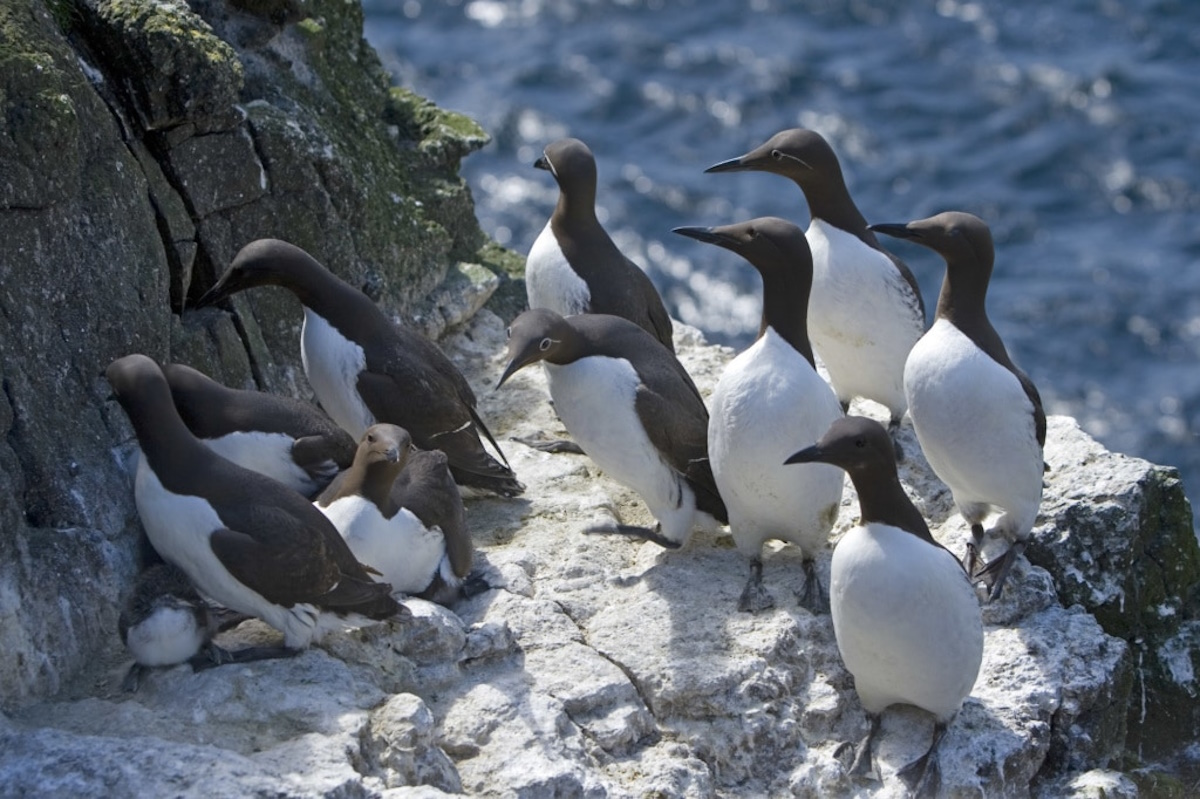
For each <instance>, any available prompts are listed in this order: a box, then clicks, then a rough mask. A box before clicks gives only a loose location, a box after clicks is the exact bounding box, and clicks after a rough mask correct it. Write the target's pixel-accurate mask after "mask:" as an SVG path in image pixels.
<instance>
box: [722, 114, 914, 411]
mask: <svg viewBox="0 0 1200 799" xmlns="http://www.w3.org/2000/svg"><path fill="white" fill-rule="evenodd" d="M705 171H706V172H740V171H757V172H771V173H774V174H776V175H782V176H783V177H786V178H791V179H792V180H793V181H794V182H795V183H796V185H797V186H799V187H800V190H801V191H803V192H804V198H805V199H806V200H807V201H808V209H809V213H810V214H811V215H812V222H811V223H810V224H809V227H808V231H807V233H806V234H805V235H806V236H807V238H808V246H809V248H810V249H811V250H812V259H813V285H812V297H811V298H810V299H809V303H808V333H809V337H810V338H811V339H812V345H813V349H815V350H816V353H817V355H818V356H819V357H820V358H821V361H822V363H824V364H825V368H826V369H827V370H828V371H829V379H830V381H831V382H832V383H833V389H834V391H835V392H837V396H838V399H839V400H841V402H842V407H843V408H846V409H848V408H849V405H850V400H851V399H853V398H854V397H866V398H867V399H871V400H874V401H875V402H878V403H881V404H883V405H885V406H887V409H888V412H889V413H890V414H891V423H890V428H891V430H892V432H893V435H894V434H895V431H896V429H897V428H898V427H899V425H900V419H901V417H903V416H904V410H905V405H906V403H905V398H904V360H905V358H907V357H908V351H909V350H910V349H912V346H913V344H915V343H916V342H917V339H919V338H920V337H921V334H922V333H923V332H924V331H925V305H924V303H923V302H922V300H921V290H920V288H919V287H918V286H917V281H916V278H915V277H913V274H912V272H911V271H909V269H908V267H907V266H905V264H904V262H903V261H901V260H900V259H899V258H897V257H896V256H894V255H892V254H891V253H889V252H887V251H886V250H884V249H883V248H882V247H880V246H879V242H878V241H876V239H875V235H874V234H873V233H872V232H871V231H870V230H869V229H868V227H867V222H866V220H865V219H864V218H863V215H862V214H861V213H860V212H859V210H858V207H857V206H855V204H854V201H853V200H852V199H851V198H850V192H849V191H848V190H847V189H846V181H845V179H844V178H843V176H842V168H841V165H840V164H839V163H838V159H837V155H835V154H834V152H833V148H832V147H830V146H829V143H828V142H826V141H825V139H823V138H822V137H821V136H820V134H818V133H816V132H814V131H811V130H807V129H805V128H794V129H792V130H785V131H782V132H780V133H777V134H775V135H774V136H772V137H771V138H770V139H768V140H767V142H766V143H764V144H762V145H761V146H759V147H757V148H755V149H754V150H751V151H750V152H748V153H746V154H745V155H743V156H740V157H738V158H731V159H729V160H727V161H722V162H720V163H718V164H714V165H713V166H710V167H709V168H708V169H707V170H705Z"/></svg>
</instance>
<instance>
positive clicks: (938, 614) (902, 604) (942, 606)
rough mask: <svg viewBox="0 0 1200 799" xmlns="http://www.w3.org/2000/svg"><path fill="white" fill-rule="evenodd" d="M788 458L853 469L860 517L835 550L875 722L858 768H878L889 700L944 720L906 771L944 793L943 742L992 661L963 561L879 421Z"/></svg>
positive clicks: (923, 789)
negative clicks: (931, 517)
mask: <svg viewBox="0 0 1200 799" xmlns="http://www.w3.org/2000/svg"><path fill="white" fill-rule="evenodd" d="M787 462H788V463H805V464H810V463H816V462H820V463H829V464H833V465H834V466H838V467H840V468H842V469H845V470H846V471H847V472H848V473H849V474H850V479H851V481H853V483H854V488H855V490H856V491H857V492H858V502H859V507H860V515H861V518H860V520H859V525H858V526H857V527H855V528H854V529H852V530H850V531H849V532H848V533H846V534H845V535H844V536H842V538H841V539H839V540H838V542H837V545H836V546H835V547H834V550H833V565H832V569H831V575H830V585H829V598H830V606H831V611H832V615H833V632H834V635H835V637H836V638H837V645H838V651H839V652H840V653H841V655H842V661H843V662H844V663H845V664H846V669H847V670H848V671H849V672H850V673H851V674H852V675H853V676H854V688H855V691H856V692H857V693H858V698H859V700H860V701H861V702H862V705H863V708H864V709H865V710H866V711H867V713H868V715H869V716H870V719H871V728H870V732H869V733H868V734H867V736H866V737H865V738H864V739H863V741H862V742H861V743H860V744H859V746H858V749H857V751H856V753H855V758H854V766H853V768H852V769H851V771H852V772H853V773H856V774H860V775H861V774H867V773H871V772H873V771H874V769H873V767H872V764H871V745H872V742H873V741H874V738H875V735H876V734H877V733H878V732H879V725H880V719H881V714H882V713H883V711H884V709H886V708H887V707H889V706H890V705H895V704H907V705H914V706H916V707H919V708H922V709H924V710H927V711H929V712H930V713H932V714H933V715H934V717H935V719H936V723H935V726H934V733H933V742H932V743H931V744H930V746H929V749H928V751H927V752H926V753H925V754H924V755H922V756H921V757H920V758H918V759H917V760H914V761H913V762H912V763H910V764H908V765H907V766H905V767H904V768H902V769H901V770H900V771H899V772H898V774H899V776H900V777H901V778H902V779H904V780H906V781H908V782H909V784H910V785H911V784H913V783H914V782H915V783H916V788H915V790H914V794H915V795H918V796H922V795H933V794H936V792H937V785H938V781H939V769H938V763H937V748H938V744H939V743H940V742H941V740H942V736H943V735H944V734H945V732H946V728H947V726H949V724H950V722H951V720H953V718H954V716H955V714H956V713H958V710H959V708H961V707H962V703H963V700H964V699H966V697H967V696H968V695H969V694H970V693H971V689H972V688H973V687H974V685H975V680H976V678H977V677H978V676H979V667H980V664H981V663H982V661H983V616H982V613H981V612H980V609H979V602H978V600H977V599H976V598H975V592H974V590H973V589H972V588H971V584H970V581H969V580H968V579H967V575H966V572H965V571H964V570H963V567H962V565H961V564H960V563H959V562H958V559H957V558H955V557H954V555H952V554H951V553H950V552H949V551H948V550H946V549H945V548H944V547H942V545H941V544H939V543H938V542H937V541H936V540H934V538H933V536H932V535H930V533H929V528H928V526H926V524H925V520H924V519H923V518H922V517H921V513H920V511H918V510H917V509H916V507H915V506H914V505H913V504H912V501H911V500H910V499H909V498H908V495H907V494H905V493H904V489H903V487H901V485H900V479H899V477H898V476H897V474H896V460H895V454H894V449H893V446H892V444H891V441H890V439H889V437H888V434H887V432H886V431H885V430H884V429H883V426H882V425H880V424H879V423H878V422H875V421H872V420H870V419H866V418H863V417H860V416H850V417H846V418H844V419H839V420H838V421H836V422H834V423H833V425H832V426H831V427H830V428H829V432H827V433H826V434H825V435H824V436H823V437H822V438H821V440H820V441H818V442H817V443H816V445H814V446H811V447H808V448H806V449H803V450H801V451H799V452H797V453H795V454H794V455H792V456H791V457H790V458H788V460H787Z"/></svg>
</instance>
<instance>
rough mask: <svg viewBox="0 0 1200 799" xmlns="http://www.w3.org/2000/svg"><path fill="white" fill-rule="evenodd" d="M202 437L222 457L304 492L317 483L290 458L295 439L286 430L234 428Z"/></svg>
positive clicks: (312, 488) (316, 487) (307, 492)
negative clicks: (233, 430)
mask: <svg viewBox="0 0 1200 799" xmlns="http://www.w3.org/2000/svg"><path fill="white" fill-rule="evenodd" d="M201 441H203V442H204V443H205V444H207V445H208V448H209V449H211V450H212V451H213V452H215V453H217V454H218V455H220V456H221V457H222V458H225V459H226V460H229V461H233V462H234V463H236V464H237V465H238V466H241V467H242V468H244V469H250V470H251V471H255V472H258V473H259V474H265V475H266V476H267V477H270V478H272V479H273V480H278V481H279V482H281V483H283V484H284V485H285V486H287V487H288V488H290V489H292V490H293V491H296V492H298V493H300V494H303V495H304V496H309V495H311V494H312V493H313V492H314V491H316V490H317V489H318V488H319V487H320V484H319V483H318V482H317V481H315V480H313V479H312V477H311V476H310V475H309V474H308V472H306V471H305V470H304V469H302V468H300V466H298V465H297V464H296V461H294V460H293V459H292V445H293V444H294V443H295V439H293V438H292V437H291V436H290V435H288V434H287V433H262V432H251V433H243V432H236V433H230V434H228V435H224V436H220V437H219V438H207V439H201Z"/></svg>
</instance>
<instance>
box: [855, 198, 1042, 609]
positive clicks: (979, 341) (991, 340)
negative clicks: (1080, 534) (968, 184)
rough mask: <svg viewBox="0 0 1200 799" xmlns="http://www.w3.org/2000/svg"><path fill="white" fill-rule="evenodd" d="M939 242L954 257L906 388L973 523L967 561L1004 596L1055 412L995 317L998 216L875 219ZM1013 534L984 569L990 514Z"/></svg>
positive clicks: (923, 436) (1034, 508) (941, 470)
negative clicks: (979, 565) (991, 221)
mask: <svg viewBox="0 0 1200 799" xmlns="http://www.w3.org/2000/svg"><path fill="white" fill-rule="evenodd" d="M871 227H872V229H874V230H876V231H877V232H879V233H883V234H885V235H888V236H896V237H898V238H903V239H908V240H909V241H913V242H915V243H917V244H921V245H924V246H926V247H929V248H930V249H932V250H933V251H935V252H937V253H938V254H939V255H941V256H942V257H943V258H944V259H945V260H946V277H945V280H944V281H943V282H942V291H941V294H940V295H938V305H937V315H936V317H935V319H934V323H933V326H932V327H931V328H930V329H929V332H928V333H926V334H925V335H924V336H923V337H922V338H921V340H920V341H919V342H918V343H917V345H916V346H915V347H913V349H912V352H911V353H910V354H909V356H908V363H907V364H906V365H905V367H904V389H905V392H906V393H907V395H908V404H909V413H910V415H911V416H912V420H913V427H914V428H915V429H916V431H917V440H918V441H920V442H921V449H922V450H924V452H925V457H926V458H927V459H928V460H929V465H930V466H931V467H933V471H934V472H935V473H936V474H937V476H938V477H939V478H941V480H942V482H944V483H945V484H946V485H947V486H949V487H950V491H951V492H952V493H953V494H954V504H955V505H957V506H958V510H959V512H960V513H961V514H962V516H963V518H964V519H966V521H967V523H968V524H970V525H971V538H972V541H971V544H970V545H969V546H968V550H967V557H966V566H967V571H968V572H970V573H971V574H972V575H973V576H976V577H983V578H985V580H986V581H987V582H988V584H989V588H990V592H989V595H990V598H992V599H995V598H996V597H998V596H999V595H1000V591H1001V589H1002V588H1003V587H1004V581H1005V579H1006V578H1007V577H1008V573H1009V571H1010V570H1011V569H1012V565H1013V562H1014V561H1016V559H1017V557H1018V556H1019V555H1020V554H1021V552H1022V551H1023V550H1024V549H1025V544H1026V542H1027V541H1028V540H1029V535H1030V532H1031V531H1032V530H1033V525H1034V522H1035V521H1036V520H1037V513H1038V507H1039V506H1040V505H1041V502H1042V474H1043V470H1044V461H1043V460H1042V449H1043V447H1045V444H1046V413H1045V411H1044V410H1043V409H1042V400H1041V397H1040V396H1039V395H1038V390H1037V387H1036V386H1034V385H1033V381H1031V380H1030V379H1029V378H1028V377H1027V376H1026V375H1025V373H1024V372H1022V371H1021V370H1020V369H1018V368H1017V366H1016V364H1014V363H1013V361H1012V359H1011V358H1010V357H1009V356H1008V351H1007V350H1006V349H1005V348H1004V342H1003V341H1001V339H1000V335H999V334H998V333H997V332H996V330H995V328H993V327H992V323H991V322H990V321H989V320H988V316H987V308H986V300H987V288H988V282H989V281H990V279H991V276H992V265H993V262H994V260H995V247H994V246H993V244H992V234H991V231H990V230H989V229H988V226H987V225H986V224H985V223H984V222H983V220H982V219H980V218H979V217H977V216H973V215H971V214H966V213H962V212H958V211H949V212H946V213H941V214H938V215H936V216H932V217H929V218H928V219H921V220H917V221H915V222H909V223H907V224H879V225H872V226H871ZM992 507H996V508H998V509H1000V510H1001V511H1002V515H1001V516H1000V518H999V519H998V520H997V521H996V524H995V525H994V526H993V527H992V529H991V531H990V532H991V533H993V534H996V535H1000V536H1003V537H1004V538H1006V539H1008V540H1009V541H1012V542H1013V543H1012V544H1011V545H1010V546H1009V548H1008V550H1007V551H1006V552H1005V553H1004V554H1003V555H1002V556H1000V557H999V558H997V559H995V560H993V561H992V562H990V563H989V564H988V565H987V566H986V567H984V568H983V569H982V570H981V571H979V572H978V573H976V571H975V567H976V562H977V559H978V557H979V547H980V545H981V543H982V541H983V536H984V529H983V522H984V519H986V518H987V515H988V513H989V512H990V511H991V509H992Z"/></svg>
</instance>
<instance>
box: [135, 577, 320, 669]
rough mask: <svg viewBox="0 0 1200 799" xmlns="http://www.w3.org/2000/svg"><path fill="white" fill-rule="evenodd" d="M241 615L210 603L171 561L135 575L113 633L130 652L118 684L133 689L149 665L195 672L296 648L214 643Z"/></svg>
mask: <svg viewBox="0 0 1200 799" xmlns="http://www.w3.org/2000/svg"><path fill="white" fill-rule="evenodd" d="M247 618H248V617H247V616H246V615H245V614H241V613H234V612H230V611H228V610H224V609H222V608H217V607H213V606H211V605H209V603H208V602H206V601H205V600H204V599H203V598H202V597H201V596H200V595H199V594H198V593H196V589H195V588H194V587H193V586H192V582H191V580H189V579H188V576H187V575H186V574H184V573H183V572H182V571H181V570H180V569H179V568H178V567H176V566H174V565H173V564H170V563H156V564H154V565H153V566H150V567H149V568H147V569H146V570H144V571H143V572H142V573H141V574H139V575H138V578H137V581H136V582H135V583H134V586H133V591H132V592H130V594H129V596H128V598H127V599H126V601H125V604H124V605H123V606H122V608H121V613H120V615H119V616H118V618H117V631H118V632H119V633H120V635H121V643H123V644H125V646H126V648H127V649H128V650H129V653H130V654H131V655H133V660H134V662H133V665H131V666H130V667H129V671H128V672H126V674H125V679H124V680H123V681H122V682H121V687H122V688H123V689H124V690H126V691H136V690H137V689H138V686H139V685H140V684H141V679H142V675H143V674H145V672H146V671H147V670H148V669H152V668H159V667H163V666H177V665H179V664H181V663H188V664H190V665H191V667H192V669H193V670H195V671H199V670H201V669H206V668H209V667H211V666H220V665H223V664H226V663H247V662H249V661H252V660H264V659H267V658H277V657H281V656H286V655H288V654H292V653H295V652H298V651H299V650H282V651H281V650H280V649H279V648H278V647H255V646H251V647H243V648H242V649H238V650H228V649H223V648H222V647H220V646H217V644H215V643H214V642H213V636H214V635H216V634H217V633H218V632H221V631H222V630H225V629H228V628H229V627H232V626H236V625H237V624H239V623H241V622H242V621H245V620H246V619H247Z"/></svg>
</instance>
